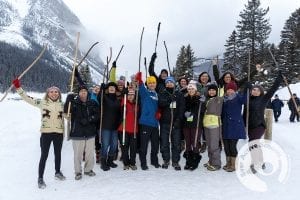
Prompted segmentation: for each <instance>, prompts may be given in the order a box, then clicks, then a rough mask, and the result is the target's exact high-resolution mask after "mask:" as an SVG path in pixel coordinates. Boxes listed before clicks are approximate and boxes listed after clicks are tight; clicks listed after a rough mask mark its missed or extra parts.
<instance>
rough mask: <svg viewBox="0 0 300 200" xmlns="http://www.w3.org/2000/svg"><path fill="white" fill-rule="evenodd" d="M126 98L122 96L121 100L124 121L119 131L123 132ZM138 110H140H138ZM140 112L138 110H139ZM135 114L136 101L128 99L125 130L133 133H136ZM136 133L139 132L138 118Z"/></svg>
mask: <svg viewBox="0 0 300 200" xmlns="http://www.w3.org/2000/svg"><path fill="white" fill-rule="evenodd" d="M123 108H124V98H122V102H121V110H122V123H121V124H120V126H119V128H118V131H119V132H120V133H123V112H124V109H123ZM137 111H138V110H137ZM137 114H138V112H137ZM134 115H135V103H130V102H129V101H128V100H127V102H126V118H125V119H126V120H125V123H126V124H125V132H126V133H128V134H130V135H133V134H134ZM135 130H136V133H138V119H137V121H136V129H135Z"/></svg>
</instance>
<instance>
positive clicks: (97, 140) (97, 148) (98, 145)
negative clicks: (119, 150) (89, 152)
mask: <svg viewBox="0 0 300 200" xmlns="http://www.w3.org/2000/svg"><path fill="white" fill-rule="evenodd" d="M100 149H101V144H100V141H99V134H97V135H96V137H95V150H96V151H100Z"/></svg>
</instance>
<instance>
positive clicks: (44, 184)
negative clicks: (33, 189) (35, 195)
mask: <svg viewBox="0 0 300 200" xmlns="http://www.w3.org/2000/svg"><path fill="white" fill-rule="evenodd" d="M38 187H39V188H40V189H45V188H46V183H45V182H44V179H43V178H38Z"/></svg>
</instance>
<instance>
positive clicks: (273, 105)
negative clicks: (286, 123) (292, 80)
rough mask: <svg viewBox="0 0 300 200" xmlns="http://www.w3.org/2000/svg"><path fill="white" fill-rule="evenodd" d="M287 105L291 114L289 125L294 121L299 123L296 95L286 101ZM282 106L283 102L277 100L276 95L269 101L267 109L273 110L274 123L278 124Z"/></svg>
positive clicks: (298, 103)
mask: <svg viewBox="0 0 300 200" xmlns="http://www.w3.org/2000/svg"><path fill="white" fill-rule="evenodd" d="M287 105H288V107H289V110H290V112H291V114H290V117H289V120H290V122H291V123H293V122H295V119H296V120H297V122H300V118H299V112H300V99H299V98H298V97H297V94H296V93H294V94H292V97H291V98H290V99H289V100H288V101H287ZM283 106H284V103H283V101H282V100H281V99H280V98H279V96H278V95H277V94H275V96H274V99H273V100H272V101H270V104H269V105H268V106H267V108H270V109H272V110H273V114H274V119H275V122H278V119H279V117H280V115H281V108H282V107H283Z"/></svg>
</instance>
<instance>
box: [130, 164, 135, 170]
mask: <svg viewBox="0 0 300 200" xmlns="http://www.w3.org/2000/svg"><path fill="white" fill-rule="evenodd" d="M129 167H130V169H132V170H137V167H136V165H129Z"/></svg>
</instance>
